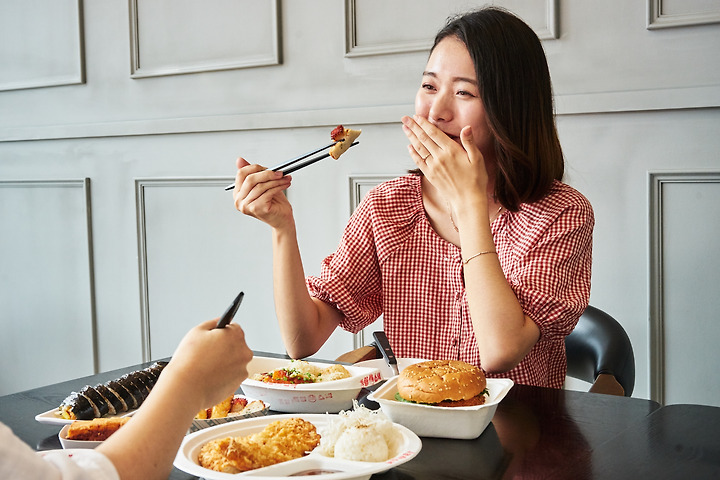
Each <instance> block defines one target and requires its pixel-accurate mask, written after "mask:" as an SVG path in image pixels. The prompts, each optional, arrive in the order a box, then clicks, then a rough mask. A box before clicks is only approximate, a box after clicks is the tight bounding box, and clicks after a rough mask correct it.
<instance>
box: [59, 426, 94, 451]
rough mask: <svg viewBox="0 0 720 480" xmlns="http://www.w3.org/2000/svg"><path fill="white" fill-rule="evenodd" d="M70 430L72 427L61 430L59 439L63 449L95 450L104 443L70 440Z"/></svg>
mask: <svg viewBox="0 0 720 480" xmlns="http://www.w3.org/2000/svg"><path fill="white" fill-rule="evenodd" d="M69 429H70V425H65V426H64V427H63V428H62V429H61V430H60V433H58V438H59V439H60V445H62V448H65V449H69V448H95V447H97V446H98V445H100V444H101V443H102V440H100V441H98V440H70V439H69V438H67V433H68V430H69Z"/></svg>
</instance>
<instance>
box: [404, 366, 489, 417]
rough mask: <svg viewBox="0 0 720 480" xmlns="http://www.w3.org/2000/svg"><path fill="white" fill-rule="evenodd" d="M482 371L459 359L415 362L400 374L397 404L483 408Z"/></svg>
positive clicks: (483, 387)
mask: <svg viewBox="0 0 720 480" xmlns="http://www.w3.org/2000/svg"><path fill="white" fill-rule="evenodd" d="M486 387H487V380H486V379H485V374H484V373H483V371H482V370H481V369H480V368H478V367H476V366H475V365H470V364H469V363H465V362H461V361H459V360H429V361H426V362H420V363H414V364H412V365H409V366H408V367H406V368H405V369H404V370H402V371H401V372H400V376H399V377H398V380H397V389H398V393H397V395H396V396H395V398H396V399H397V400H399V401H405V402H413V403H422V404H426V405H434V406H438V407H469V406H473V405H482V404H484V403H485V397H486V396H487V394H488V391H487V388H486Z"/></svg>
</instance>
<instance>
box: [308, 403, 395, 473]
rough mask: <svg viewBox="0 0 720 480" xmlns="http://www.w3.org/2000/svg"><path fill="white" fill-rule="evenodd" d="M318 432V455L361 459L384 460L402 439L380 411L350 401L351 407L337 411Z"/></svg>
mask: <svg viewBox="0 0 720 480" xmlns="http://www.w3.org/2000/svg"><path fill="white" fill-rule="evenodd" d="M320 435H321V439H320V446H319V447H318V449H319V450H318V451H319V452H320V453H321V454H323V455H326V456H328V457H335V458H342V459H345V460H355V461H362V462H384V461H385V460H388V459H390V458H392V457H394V456H396V455H398V454H399V453H400V452H399V450H400V447H401V444H402V440H403V437H402V434H401V433H400V432H399V431H398V430H397V429H396V428H395V426H394V425H393V423H392V421H390V419H389V418H388V417H387V416H385V414H384V413H383V412H381V411H379V410H377V411H373V410H370V409H368V408H366V407H364V406H362V405H358V403H357V401H354V402H353V410H345V411H342V412H340V413H339V415H338V417H337V418H335V419H333V421H332V422H330V424H329V425H328V426H327V427H325V428H323V429H322V430H321V431H320Z"/></svg>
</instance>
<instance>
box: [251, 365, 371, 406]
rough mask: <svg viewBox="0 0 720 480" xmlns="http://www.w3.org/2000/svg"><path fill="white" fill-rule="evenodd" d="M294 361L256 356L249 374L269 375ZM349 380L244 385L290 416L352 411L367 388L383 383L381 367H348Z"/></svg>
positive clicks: (254, 395)
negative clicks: (359, 395) (354, 401)
mask: <svg viewBox="0 0 720 480" xmlns="http://www.w3.org/2000/svg"><path fill="white" fill-rule="evenodd" d="M289 363H290V360H287V359H282V358H268V357H254V358H253V359H252V360H251V361H250V363H248V375H249V377H252V376H253V375H254V374H256V373H265V372H270V371H272V370H275V369H276V368H282V367H286V366H288V365H289ZM309 363H310V364H311V365H317V366H319V367H323V368H325V367H328V366H330V365H331V364H328V363H316V362H309ZM345 368H347V370H348V371H349V372H350V375H351V376H350V377H349V378H344V379H342V380H331V381H326V382H317V383H301V384H283V383H267V382H260V381H257V380H252V379H250V378H248V379H247V380H245V381H244V382H242V384H241V385H240V388H241V389H242V391H243V393H244V394H245V395H247V396H248V397H252V398H256V399H258V400H262V401H263V402H265V403H269V404H270V406H271V407H270V408H271V409H272V410H275V411H277V412H288V413H337V412H339V411H340V410H349V409H351V408H352V401H353V400H354V399H356V398H357V396H358V394H359V393H360V390H361V389H362V388H363V387H368V386H370V385H374V384H376V383H377V382H379V381H380V380H382V376H381V375H380V370H379V369H377V368H369V367H357V366H354V365H345Z"/></svg>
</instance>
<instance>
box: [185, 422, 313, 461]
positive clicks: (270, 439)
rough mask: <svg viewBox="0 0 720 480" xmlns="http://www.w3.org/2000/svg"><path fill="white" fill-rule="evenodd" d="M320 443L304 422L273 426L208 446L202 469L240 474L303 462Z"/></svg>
mask: <svg viewBox="0 0 720 480" xmlns="http://www.w3.org/2000/svg"><path fill="white" fill-rule="evenodd" d="M319 443H320V435H319V434H318V433H317V430H316V429H315V425H313V424H312V423H310V422H308V421H305V420H303V419H301V418H289V419H286V420H277V421H275V422H272V423H270V424H269V425H267V426H266V427H265V429H264V430H262V431H261V432H258V433H255V434H252V435H248V436H246V437H227V438H222V439H219V440H213V441H211V442H208V443H206V444H205V445H203V446H202V448H201V449H200V454H199V455H198V462H199V463H200V465H201V466H202V467H205V468H208V469H210V470H215V471H218V472H225V473H239V472H245V471H247V470H254V469H256V468H262V467H267V466H269V465H274V464H276V463H281V462H285V461H288V460H292V459H294V458H300V457H303V456H305V455H307V454H308V453H310V451H312V450H313V449H314V448H315V447H316V446H317V445H318V444H319Z"/></svg>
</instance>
